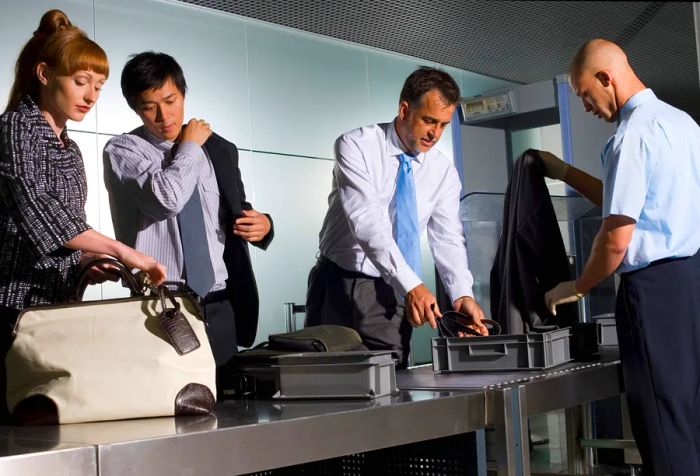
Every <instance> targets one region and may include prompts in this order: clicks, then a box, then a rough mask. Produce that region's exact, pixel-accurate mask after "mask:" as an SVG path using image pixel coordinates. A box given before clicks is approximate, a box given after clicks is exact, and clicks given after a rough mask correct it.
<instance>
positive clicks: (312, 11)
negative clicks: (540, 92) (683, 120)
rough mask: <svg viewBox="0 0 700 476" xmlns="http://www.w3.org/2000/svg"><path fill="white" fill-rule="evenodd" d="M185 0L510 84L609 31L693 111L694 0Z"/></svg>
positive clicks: (659, 87) (537, 74)
mask: <svg viewBox="0 0 700 476" xmlns="http://www.w3.org/2000/svg"><path fill="white" fill-rule="evenodd" d="M182 1H185V2H187V3H191V4H196V5H200V6H204V7H208V8H212V9H216V10H220V11H224V12H229V13H235V14H237V15H241V16H245V17H250V18H255V19H258V20H263V21H266V22H270V23H276V24H279V25H284V26H288V27H292V28H297V29H300V30H305V31H309V32H312V33H317V34H321V35H325V36H329V37H333V38H339V39H342V40H346V41H351V42H353V43H359V44H362V45H367V46H372V47H376V48H381V49H384V50H388V51H394V52H398V53H403V54H406V55H409V56H414V57H417V58H422V59H426V60H429V61H433V62H436V63H442V64H445V65H449V66H453V67H456V68H460V69H464V70H468V71H473V72H476V73H481V74H485V75H488V76H493V77H496V78H501V79H505V80H508V81H514V82H517V83H531V82H536V81H541V80H545V79H551V78H553V77H555V76H556V75H558V74H562V73H565V72H566V71H567V69H568V64H569V60H570V59H571V56H572V55H573V54H574V52H575V51H576V50H577V49H578V47H579V46H580V45H581V44H582V43H583V42H584V41H585V40H587V39H590V38H596V37H601V38H607V39H610V40H613V41H615V42H617V43H618V44H619V45H620V46H622V47H623V48H624V49H625V51H626V52H627V54H628V56H629V59H630V63H631V64H632V67H633V68H634V69H635V71H636V72H637V75H638V76H639V77H640V79H641V80H642V81H643V82H644V83H645V84H646V85H647V86H648V87H651V88H652V89H654V91H655V92H656V94H657V95H658V96H659V97H660V98H661V99H663V100H665V101H667V102H669V103H671V104H673V105H674V106H677V107H679V108H681V109H683V110H685V111H687V112H688V113H690V114H691V115H693V116H694V117H695V119H696V120H698V119H700V88H699V87H698V64H697V54H696V44H695V26H694V22H693V6H692V3H691V2H577V1H547V2H542V1H539V2H525V1H522V2H514V1H484V0H481V1H466V0H433V1H425V0H340V1H339V0H182Z"/></svg>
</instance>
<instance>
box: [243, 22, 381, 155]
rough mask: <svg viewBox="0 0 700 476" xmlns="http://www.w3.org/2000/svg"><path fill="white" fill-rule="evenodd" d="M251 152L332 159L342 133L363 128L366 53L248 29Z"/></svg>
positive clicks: (263, 29) (269, 28) (311, 38)
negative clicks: (334, 144)
mask: <svg viewBox="0 0 700 476" xmlns="http://www.w3.org/2000/svg"><path fill="white" fill-rule="evenodd" d="M248 56H249V69H250V97H251V128H252V141H253V149H254V150H257V151H263V152H285V153H289V154H298V155H303V156H310V157H322V158H331V157H332V156H333V143H334V141H335V139H336V138H337V137H338V136H339V135H340V134H342V133H344V132H347V131H348V130H350V129H354V128H356V127H359V126H362V125H365V123H366V122H367V119H368V115H367V101H368V98H367V78H366V66H365V53H364V51H362V50H361V49H360V48H358V47H354V46H348V45H346V44H343V43H340V42H334V41H331V40H326V39H324V38H321V37H316V36H312V35H308V34H304V33H301V32H294V31H291V30H285V29H281V28H278V27H272V26H267V25H262V24H255V23H251V24H249V25H248Z"/></svg>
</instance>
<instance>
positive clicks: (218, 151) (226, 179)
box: [204, 134, 274, 347]
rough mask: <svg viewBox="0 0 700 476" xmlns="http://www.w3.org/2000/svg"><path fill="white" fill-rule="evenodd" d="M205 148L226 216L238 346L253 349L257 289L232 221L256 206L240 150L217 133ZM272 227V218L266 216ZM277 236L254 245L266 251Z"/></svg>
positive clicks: (246, 252) (243, 243) (226, 253)
mask: <svg viewBox="0 0 700 476" xmlns="http://www.w3.org/2000/svg"><path fill="white" fill-rule="evenodd" d="M204 149H205V150H206V152H207V154H208V155H209V159H210V160H211V163H212V165H213V167H214V173H215V175H216V181H217V182H218V184H219V192H220V193H221V197H222V199H221V207H222V211H223V212H224V213H223V217H224V226H223V228H224V230H225V233H226V244H225V247H224V262H225V263H226V270H227V271H228V280H227V281H226V285H227V289H228V290H229V292H230V293H231V296H232V297H231V304H232V306H233V311H234V313H235V316H236V337H237V341H238V342H237V343H238V345H241V346H243V347H250V346H251V345H253V341H255V334H256V332H257V328H258V309H259V300H258V287H257V284H256V283H255V275H254V274H253V267H252V264H251V262H250V252H249V250H248V242H246V241H245V240H243V239H241V238H240V237H238V236H236V235H234V234H233V221H234V220H235V219H236V218H237V217H238V216H239V215H241V210H251V209H252V208H253V207H252V206H251V204H250V203H248V202H247V201H246V198H245V189H244V187H243V181H242V180H241V171H240V169H239V168H238V149H237V148H236V146H235V145H233V144H232V143H231V142H229V141H227V140H226V139H224V138H222V137H221V136H219V135H217V134H212V135H211V137H210V138H209V139H208V140H207V142H205V143H204ZM267 217H268V219H269V220H270V224H272V218H271V217H270V216H269V215H267ZM273 236H274V229H273V228H272V227H271V228H270V232H269V233H268V234H267V235H266V236H265V237H264V238H263V239H262V240H261V241H259V242H257V243H253V245H255V246H257V247H259V248H261V249H266V248H267V247H268V246H269V244H270V242H271V241H272V238H273Z"/></svg>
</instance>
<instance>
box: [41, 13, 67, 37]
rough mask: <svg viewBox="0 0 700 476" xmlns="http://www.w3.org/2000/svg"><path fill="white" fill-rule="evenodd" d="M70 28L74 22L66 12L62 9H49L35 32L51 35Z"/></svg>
mask: <svg viewBox="0 0 700 476" xmlns="http://www.w3.org/2000/svg"><path fill="white" fill-rule="evenodd" d="M68 28H73V24H72V23H71V22H70V20H69V19H68V16H67V15H66V14H65V13H63V12H62V11H61V10H49V11H48V12H46V13H44V15H43V16H42V17H41V20H40V21H39V28H37V30H36V31H35V32H34V36H49V35H52V34H54V33H56V32H57V31H62V30H67V29H68Z"/></svg>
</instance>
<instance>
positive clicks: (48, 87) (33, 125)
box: [0, 10, 165, 410]
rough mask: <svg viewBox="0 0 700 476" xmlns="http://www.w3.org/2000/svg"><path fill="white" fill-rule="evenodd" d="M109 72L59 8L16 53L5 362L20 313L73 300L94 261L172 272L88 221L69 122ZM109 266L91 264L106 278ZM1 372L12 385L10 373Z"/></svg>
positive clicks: (3, 175) (7, 135) (8, 161)
mask: <svg viewBox="0 0 700 476" xmlns="http://www.w3.org/2000/svg"><path fill="white" fill-rule="evenodd" d="M108 74H109V66H108V63H107V56H106V55H105V52H104V51H103V50H102V48H100V47H99V46H98V45H97V44H96V43H94V42H93V41H92V40H90V39H89V38H88V37H87V36H86V35H85V33H83V32H82V31H81V30H79V29H78V28H77V27H75V26H73V25H72V24H71V23H70V21H69V20H68V18H67V17H66V15H65V14H64V13H63V12H61V11H59V10H51V11H48V12H46V13H45V14H44V15H43V16H42V18H41V21H40V24H39V28H38V29H37V30H36V31H35V32H34V35H33V36H32V38H31V39H30V40H29V41H28V42H27V44H26V45H25V46H24V48H23V50H22V52H21V53H20V56H19V58H18V60H17V65H16V69H15V82H14V85H13V87H12V92H11V94H10V99H9V103H8V106H7V109H6V110H5V113H4V114H3V115H2V116H0V358H3V360H4V355H5V352H6V350H7V347H8V345H9V342H10V336H11V331H12V327H13V325H14V322H15V320H16V318H17V316H18V315H19V313H20V311H21V310H22V309H24V308H25V307H27V306H33V305H37V304H47V303H56V302H62V301H66V300H67V299H68V298H69V296H70V292H71V290H72V288H73V285H74V284H75V283H74V281H75V278H76V275H77V272H78V271H79V269H80V267H81V262H83V263H84V262H86V261H87V258H90V257H92V256H94V255H98V254H106V255H110V256H114V257H116V258H118V259H120V260H121V261H122V262H124V263H125V264H126V265H128V266H130V267H132V268H138V269H141V270H143V271H144V272H146V273H147V274H148V276H149V278H150V279H151V281H152V282H154V283H157V284H159V283H161V282H162V281H163V280H164V279H165V268H164V267H163V266H162V265H160V264H159V263H157V262H156V261H155V260H154V259H153V258H151V257H149V256H146V255H143V254H141V253H139V252H138V251H136V250H134V249H132V248H130V247H128V246H126V245H124V244H122V243H120V242H118V241H115V240H113V239H111V238H108V237H107V236H105V235H102V234H100V233H98V232H97V231H95V230H93V229H92V228H90V226H89V225H88V224H87V223H86V221H85V220H86V219H85V200H86V192H87V190H86V188H87V186H86V178H85V168H84V165H83V160H82V156H81V154H80V150H79V149H78V146H77V145H76V144H75V142H73V141H72V140H71V139H70V138H69V137H68V134H67V132H66V122H67V121H68V120H69V119H70V120H73V121H81V120H82V119H83V118H84V117H85V115H86V114H87V113H88V112H89V111H90V109H91V108H92V107H93V106H94V105H95V102H96V101H97V98H98V97H99V95H100V89H101V88H102V85H103V84H104V82H105V80H106V79H107V76H108ZM103 271H104V270H99V269H93V270H91V272H92V273H93V277H94V279H95V280H101V281H104V278H105V275H104V274H103ZM1 367H3V368H2V370H3V371H4V366H1ZM3 373H4V372H3ZM0 377H2V378H1V379H0V387H4V375H0ZM1 390H2V389H0V391H1ZM2 393H3V394H4V392H2ZM0 400H4V395H2V397H0ZM0 410H4V408H1V409H0Z"/></svg>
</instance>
